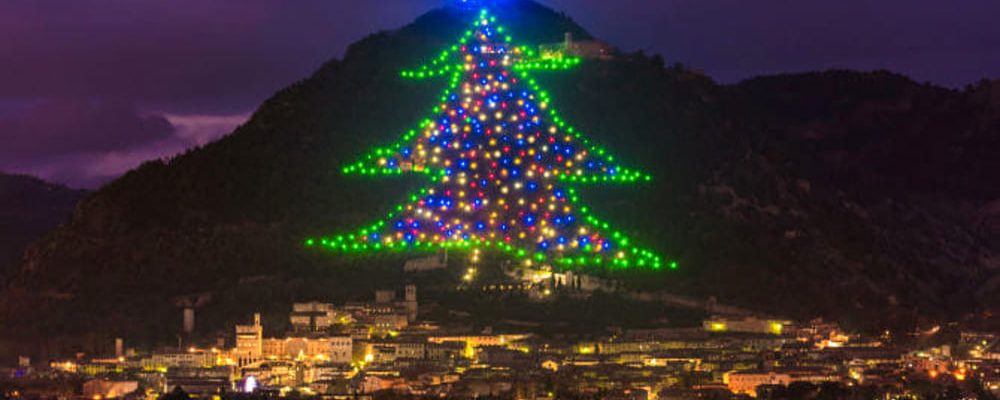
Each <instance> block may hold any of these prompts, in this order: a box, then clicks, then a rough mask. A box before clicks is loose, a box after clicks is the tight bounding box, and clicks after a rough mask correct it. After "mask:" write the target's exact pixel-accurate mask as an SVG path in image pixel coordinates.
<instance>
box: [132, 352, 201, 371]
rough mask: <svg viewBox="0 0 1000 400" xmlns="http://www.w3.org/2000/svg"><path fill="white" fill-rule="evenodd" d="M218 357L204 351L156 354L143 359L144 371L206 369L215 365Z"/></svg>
mask: <svg viewBox="0 0 1000 400" xmlns="http://www.w3.org/2000/svg"><path fill="white" fill-rule="evenodd" d="M215 361H216V356H215V355H214V354H212V353H208V352H202V351H173V352H162V353H154V354H153V355H151V356H149V357H147V358H144V359H142V361H141V365H142V367H143V368H144V369H154V370H163V369H169V368H205V367H211V366H213V365H215Z"/></svg>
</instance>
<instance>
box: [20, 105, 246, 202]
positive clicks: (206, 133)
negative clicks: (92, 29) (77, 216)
mask: <svg viewBox="0 0 1000 400" xmlns="http://www.w3.org/2000/svg"><path fill="white" fill-rule="evenodd" d="M246 118H247V115H246V114H237V115H213V116H203V115H179V114H153V115H141V114H140V113H138V112H137V111H136V109H135V108H134V107H132V106H131V105H129V104H124V103H121V102H106V101H85V100H78V99H70V100H67V99H63V100H55V101H45V102H41V103H39V104H36V105H33V106H30V107H27V108H26V109H25V110H23V111H22V112H19V113H13V114H12V115H7V116H6V117H3V118H0V142H2V143H4V144H5V145H4V146H2V147H0V170H5V171H11V172H20V173H28V174H31V175H36V176H39V177H41V178H44V179H48V180H51V181H56V182H62V183H66V184H69V185H71V186H76V187H95V186H98V185H100V184H103V183H105V182H106V181H108V180H110V179H112V178H114V177H116V176H118V175H121V174H122V173H124V172H125V171H128V170H129V169H131V168H134V167H136V166H138V165H139V164H141V163H142V162H143V161H146V160H150V159H157V158H165V157H169V156H172V155H175V154H177V153H180V152H182V151H184V150H185V149H187V148H189V147H191V146H195V145H203V144H205V143H208V142H211V141H213V140H216V139H218V138H219V137H221V136H222V135H224V134H225V133H228V132H230V131H232V129H233V128H234V127H236V126H237V125H239V124H240V123H242V122H243V121H245V120H246Z"/></svg>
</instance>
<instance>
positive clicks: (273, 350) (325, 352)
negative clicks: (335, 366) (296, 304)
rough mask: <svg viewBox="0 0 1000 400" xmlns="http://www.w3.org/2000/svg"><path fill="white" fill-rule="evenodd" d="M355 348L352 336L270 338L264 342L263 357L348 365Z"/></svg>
mask: <svg viewBox="0 0 1000 400" xmlns="http://www.w3.org/2000/svg"><path fill="white" fill-rule="evenodd" d="M353 347H354V341H353V340H352V339H351V337H350V336H330V337H317V338H308V337H287V338H276V339H271V338H268V339H264V340H263V355H264V358H268V359H283V360H289V359H290V360H308V361H314V362H331V363H342V364H348V363H350V362H351V355H352V353H353Z"/></svg>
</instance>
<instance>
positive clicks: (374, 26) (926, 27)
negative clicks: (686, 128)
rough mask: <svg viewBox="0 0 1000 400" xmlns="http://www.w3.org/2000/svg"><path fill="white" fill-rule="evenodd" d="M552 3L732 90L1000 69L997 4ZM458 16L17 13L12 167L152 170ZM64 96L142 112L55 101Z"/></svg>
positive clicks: (7, 35) (0, 93)
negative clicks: (359, 45)
mask: <svg viewBox="0 0 1000 400" xmlns="http://www.w3.org/2000/svg"><path fill="white" fill-rule="evenodd" d="M540 2H541V3H543V4H546V5H549V6H552V7H554V8H556V9H558V10H561V11H565V12H566V13H567V14H569V15H570V16H572V17H573V18H574V19H576V20H577V21H579V22H580V23H581V24H582V25H583V26H584V27H586V28H587V29H588V30H590V31H591V32H592V33H594V34H595V35H597V36H598V37H601V38H602V39H604V40H606V41H608V42H610V43H612V44H615V45H618V46H620V47H622V48H624V49H626V50H634V49H639V48H642V49H645V50H647V51H650V52H655V53H660V54H663V55H664V58H665V59H666V60H667V61H668V62H675V61H679V62H682V63H684V64H687V65H690V66H693V67H695V68H698V69H701V70H704V71H705V72H706V73H708V75H710V76H712V77H714V78H716V79H720V80H721V81H723V82H733V81H737V80H740V79H743V78H747V77H750V76H753V75H757V74H767V73H778V72H796V71H808V70H815V69H824V68H832V67H842V68H858V69H877V68H886V69H891V70H894V71H898V72H902V73H906V74H909V75H911V76H913V77H914V78H915V79H917V80H921V81H922V80H928V81H932V82H935V83H939V84H945V85H951V86H960V85H963V84H966V83H970V82H973V81H975V80H978V79H981V78H985V77H993V78H995V77H997V75H996V74H997V71H1000V29H996V28H995V16H996V15H1000V2H997V1H995V0H962V1H960V2H957V3H956V2H943V1H940V0H884V1H868V0H842V1H828V2H814V1H813V2H810V1H798V2H796V1H788V0H759V1H746V0H713V1H700V0H660V1H649V0H619V1H606V0H540ZM445 3H446V0H368V1H361V0H354V1H347V0H343V1H341V0H299V1H295V2H288V1H282V0H214V1H198V0H144V1H106V0H74V1H53V0H5V1H3V2H0V38H2V40H0V121H2V122H0V124H3V123H6V124H15V125H3V126H7V127H8V128H9V130H7V132H0V135H3V136H0V139H2V140H12V142H11V143H12V144H11V145H6V144H5V145H4V146H2V148H0V169H7V170H14V171H19V172H27V173H34V174H37V175H40V176H42V177H46V178H51V179H54V180H57V181H60V182H64V183H68V184H71V185H84V186H93V185H96V184H99V183H100V182H104V181H106V180H107V179H109V178H110V177H112V176H114V175H115V174H119V173H121V172H124V171H125V170H126V169H127V168H128V167H129V166H134V165H136V164H138V163H139V162H140V161H141V159H142V158H143V157H147V158H157V157H165V156H169V155H172V154H175V153H177V152H179V151H182V150H183V149H184V148H186V147H189V146H192V145H196V144H204V143H205V141H207V140H212V139H214V138H218V137H219V136H221V135H222V134H224V133H226V132H228V131H229V130H230V129H231V128H232V127H233V126H235V125H236V124H238V123H239V122H240V121H242V120H243V119H244V118H245V115H246V114H248V113H249V111H250V110H252V109H253V108H255V107H256V106H257V105H259V104H260V103H261V102H262V101H263V100H264V99H266V98H267V97H268V96H270V95H271V94H272V93H274V92H275V91H277V90H278V89H280V88H282V87H284V86H287V85H288V84H290V83H292V82H294V81H296V80H299V79H302V78H304V77H306V76H308V75H309V74H311V73H312V72H313V71H314V70H315V69H316V68H317V67H318V66H319V65H320V64H321V63H323V62H325V61H327V60H329V59H331V58H334V57H338V56H340V55H341V54H343V51H344V49H346V47H347V46H348V45H349V44H350V43H352V42H354V41H356V40H358V39H361V38H362V37H364V36H365V35H367V34H369V33H373V32H376V31H379V30H384V29H392V28H396V27H399V26H402V25H404V24H406V23H408V22H410V21H412V20H413V19H414V18H415V17H416V16H418V15H420V14H421V13H423V12H425V11H427V10H429V9H431V8H433V7H437V6H441V5H443V4H445ZM66 98H72V99H105V100H104V101H106V102H109V104H111V105H114V104H118V105H119V107H125V108H129V109H133V110H131V111H130V110H121V109H118V110H115V109H114V107H113V106H108V105H105V106H101V107H103V108H101V109H99V110H91V109H87V108H86V107H84V106H83V104H82V103H77V104H63V103H61V102H63V101H64V100H53V99H66ZM84 103H87V102H84ZM37 107H49V108H48V109H47V111H40V110H41V109H39V108H37ZM136 110H137V111H136ZM30 113H34V114H30ZM102 118H106V119H102ZM25 126H27V127H28V128H25ZM101 126H104V127H105V128H99V127H101ZM11 132H20V133H18V137H14V136H13V133H11ZM25 132H30V135H31V136H30V137H26V136H24V135H25V134H26V133H25ZM91 135H92V137H91ZM15 149H16V151H15Z"/></svg>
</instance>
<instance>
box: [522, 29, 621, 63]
mask: <svg viewBox="0 0 1000 400" xmlns="http://www.w3.org/2000/svg"><path fill="white" fill-rule="evenodd" d="M538 53H539V54H540V55H541V56H542V58H543V59H549V58H563V57H580V58H588V59H599V60H610V59H612V58H614V54H615V48H614V47H613V46H611V45H610V44H607V43H604V42H602V41H599V40H584V41H574V40H573V34H572V33H571V32H566V35H565V37H564V39H563V41H562V42H559V43H548V44H543V45H540V46H538Z"/></svg>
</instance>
